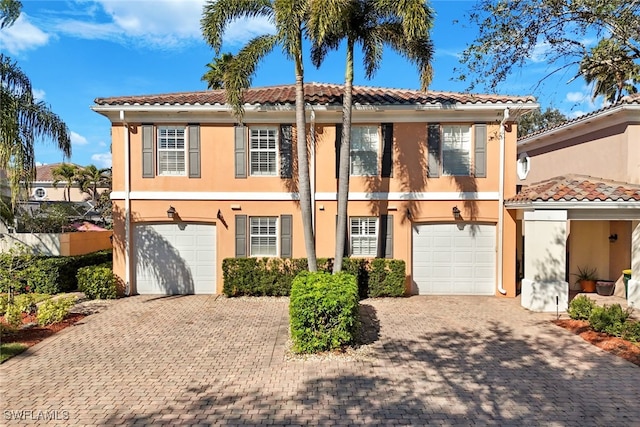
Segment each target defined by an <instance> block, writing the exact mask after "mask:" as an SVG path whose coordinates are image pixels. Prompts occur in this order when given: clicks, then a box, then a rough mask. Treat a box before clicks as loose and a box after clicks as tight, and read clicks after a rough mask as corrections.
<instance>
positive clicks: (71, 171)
mask: <svg viewBox="0 0 640 427" xmlns="http://www.w3.org/2000/svg"><path fill="white" fill-rule="evenodd" d="M80 171H81V169H80V168H79V167H78V166H76V165H73V164H70V163H60V165H59V166H56V167H55V168H53V169H51V174H52V175H53V187H54V188H58V184H59V183H60V182H64V188H65V194H64V199H65V200H66V201H67V202H70V201H71V187H73V184H74V183H76V182H78V181H79V179H80Z"/></svg>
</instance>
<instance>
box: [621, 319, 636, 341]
mask: <svg viewBox="0 0 640 427" xmlns="http://www.w3.org/2000/svg"><path fill="white" fill-rule="evenodd" d="M621 336H622V339H625V340H627V341H631V342H640V322H635V321H630V320H627V321H626V322H625V323H624V325H622V334H621Z"/></svg>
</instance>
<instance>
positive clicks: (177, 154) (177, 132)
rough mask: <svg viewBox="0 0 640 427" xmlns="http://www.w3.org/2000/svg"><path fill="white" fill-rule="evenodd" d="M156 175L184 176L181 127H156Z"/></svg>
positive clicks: (183, 147)
mask: <svg viewBox="0 0 640 427" xmlns="http://www.w3.org/2000/svg"><path fill="white" fill-rule="evenodd" d="M158 175H186V163H185V128H184V127H183V126H159V127H158Z"/></svg>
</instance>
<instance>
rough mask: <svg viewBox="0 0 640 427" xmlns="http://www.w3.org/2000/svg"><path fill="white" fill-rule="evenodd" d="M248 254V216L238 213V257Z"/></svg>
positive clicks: (244, 256)
mask: <svg viewBox="0 0 640 427" xmlns="http://www.w3.org/2000/svg"><path fill="white" fill-rule="evenodd" d="M246 256H247V216H246V215H236V258H246Z"/></svg>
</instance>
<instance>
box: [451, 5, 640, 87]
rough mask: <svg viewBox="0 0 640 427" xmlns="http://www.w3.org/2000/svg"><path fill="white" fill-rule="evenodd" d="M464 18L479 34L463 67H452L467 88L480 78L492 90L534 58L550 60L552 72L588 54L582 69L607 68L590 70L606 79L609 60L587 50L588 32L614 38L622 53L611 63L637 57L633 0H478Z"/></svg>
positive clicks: (639, 21) (639, 20)
mask: <svg viewBox="0 0 640 427" xmlns="http://www.w3.org/2000/svg"><path fill="white" fill-rule="evenodd" d="M468 18H469V21H470V22H471V23H472V24H475V25H477V27H478V31H479V35H478V37H477V38H476V40H474V41H473V42H472V43H471V44H470V45H469V46H468V47H467V49H466V50H465V51H464V52H463V55H462V58H461V63H462V64H465V65H466V70H460V69H459V70H457V72H458V77H459V79H460V80H463V81H466V80H469V83H470V87H469V89H473V88H474V87H475V86H476V85H477V84H481V83H484V84H486V86H487V87H488V88H489V89H491V90H495V89H496V87H497V86H498V84H500V83H501V82H503V81H504V80H505V79H506V77H507V76H508V75H509V74H511V72H512V71H513V70H514V68H522V67H524V66H526V64H527V62H528V61H529V60H530V59H531V58H533V57H539V58H541V59H543V60H546V61H547V62H548V63H549V64H551V65H553V66H554V67H555V69H554V70H553V71H552V72H551V74H553V73H556V72H558V71H560V70H563V69H565V68H567V67H575V68H580V67H579V64H580V63H581V61H583V60H585V59H588V65H587V64H585V65H587V66H585V67H582V69H583V70H586V71H589V70H597V69H601V70H603V69H607V70H611V71H607V72H604V73H603V72H601V71H594V72H593V73H591V75H592V76H596V75H597V76H598V77H599V78H603V77H605V78H606V76H607V73H608V72H611V73H613V70H614V69H615V67H614V68H608V66H611V65H613V64H611V63H610V62H609V59H608V58H606V56H600V55H594V54H593V52H592V53H591V54H590V53H589V51H588V47H587V45H586V43H587V42H588V40H590V39H591V38H592V37H593V35H596V36H597V37H598V38H599V40H600V41H602V40H610V41H614V42H615V44H616V45H617V51H618V53H619V54H622V55H623V56H624V57H621V58H620V59H618V60H616V62H618V63H622V64H626V65H625V67H627V66H628V65H629V64H630V63H636V64H637V63H638V61H639V60H640V7H639V4H638V1H637V0H632V1H629V0H607V1H602V0H526V1H525V0H479V1H478V3H477V4H476V6H475V7H474V9H473V10H472V12H471V13H470V14H469V16H468ZM606 43H609V42H606ZM598 50H599V51H602V50H603V49H602V47H601V48H600V49H598ZM600 67H602V68H600ZM581 71H582V70H581ZM551 74H549V75H551ZM470 76H474V77H470ZM547 77H548V76H547ZM545 78H546V77H545ZM542 80H544V78H543V79H542ZM618 80H619V79H618ZM539 83H540V82H539Z"/></svg>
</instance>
